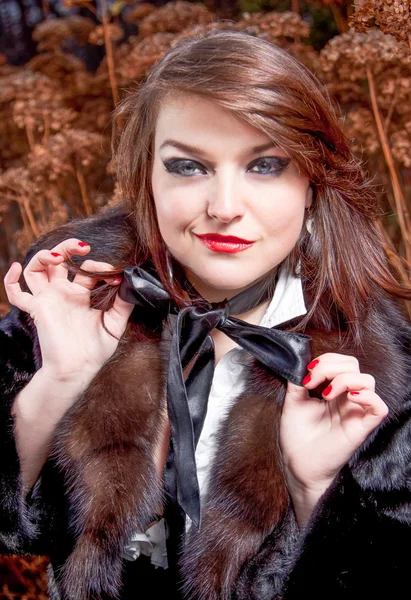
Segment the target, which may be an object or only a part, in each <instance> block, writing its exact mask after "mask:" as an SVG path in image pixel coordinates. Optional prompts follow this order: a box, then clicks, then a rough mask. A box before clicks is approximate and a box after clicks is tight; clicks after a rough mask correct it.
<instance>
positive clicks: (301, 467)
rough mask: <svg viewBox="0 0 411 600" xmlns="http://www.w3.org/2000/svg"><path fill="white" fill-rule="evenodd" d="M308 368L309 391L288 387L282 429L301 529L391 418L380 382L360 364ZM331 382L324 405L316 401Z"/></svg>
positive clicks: (350, 360) (332, 359)
mask: <svg viewBox="0 0 411 600" xmlns="http://www.w3.org/2000/svg"><path fill="white" fill-rule="evenodd" d="M307 368H308V370H309V374H308V375H307V377H305V379H304V381H303V385H304V387H300V386H297V385H294V384H292V383H289V384H288V387H287V393H286V397H285V402H284V407H283V412H282V417H281V424H280V445H281V451H282V456H283V461H284V466H285V472H286V477H287V484H288V487H289V490H290V494H291V497H292V499H293V503H294V508H295V509H296V514H297V519H298V521H299V523H300V524H301V523H304V522H306V521H307V520H308V517H309V514H311V511H312V509H313V508H314V505H315V503H316V501H317V500H318V498H319V497H320V496H321V495H322V493H323V492H324V491H325V490H326V489H327V487H328V486H329V485H330V483H331V481H332V480H333V479H334V477H335V476H336V475H337V473H338V471H339V470H340V469H341V467H342V466H343V465H344V464H345V463H346V462H347V461H348V460H349V459H350V458H351V456H352V455H353V454H354V452H355V451H356V450H357V448H359V446H360V445H361V444H362V443H363V442H364V440H365V439H366V438H367V436H368V435H369V434H370V433H371V432H372V431H373V430H374V429H375V428H376V427H378V425H379V424H380V423H381V421H382V420H383V419H384V417H386V416H387V414H388V407H387V405H386V404H385V403H384V402H383V400H382V399H381V398H380V397H379V396H378V395H377V394H376V393H375V381H374V378H373V377H372V376H371V375H366V374H364V373H361V372H360V368H359V364H358V360H357V359H356V358H354V357H352V356H345V355H342V354H331V353H328V354H322V355H321V356H319V357H317V358H316V359H314V360H313V361H311V362H310V363H309V365H308V366H307ZM326 381H329V382H330V385H329V386H328V387H327V388H326V389H325V390H324V392H323V393H322V399H319V398H311V397H310V396H309V394H308V390H312V389H314V388H316V387H317V386H319V385H321V384H322V383H324V382H326ZM298 513H300V518H298V517H299V514H298Z"/></svg>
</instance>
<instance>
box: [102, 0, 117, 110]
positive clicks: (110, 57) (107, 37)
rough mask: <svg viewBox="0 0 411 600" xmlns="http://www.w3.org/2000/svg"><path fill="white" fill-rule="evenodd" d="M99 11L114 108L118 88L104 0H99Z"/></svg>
mask: <svg viewBox="0 0 411 600" xmlns="http://www.w3.org/2000/svg"><path fill="white" fill-rule="evenodd" d="M101 13H102V15H101V17H102V22H103V29H104V44H105V47H106V55H107V68H108V76H109V79H110V87H111V94H112V96H113V104H114V108H115V107H116V106H117V104H118V88H117V81H116V74H115V71H114V57H113V43H112V41H111V37H110V32H109V28H108V18H107V4H106V0H101Z"/></svg>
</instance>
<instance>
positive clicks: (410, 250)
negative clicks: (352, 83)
mask: <svg viewBox="0 0 411 600" xmlns="http://www.w3.org/2000/svg"><path fill="white" fill-rule="evenodd" d="M366 72H367V79H368V86H369V90H370V97H371V105H372V110H373V113H374V118H375V123H376V125H377V130H378V135H379V138H380V142H381V147H382V151H383V153H384V158H385V161H386V163H387V167H388V170H389V172H390V176H391V183H392V189H393V192H394V199H395V205H396V208H397V218H398V223H399V225H400V229H401V233H402V235H403V239H404V246H405V255H406V258H407V262H408V264H409V265H410V268H411V235H410V232H409V229H408V223H409V214H408V209H407V205H406V203H405V198H404V195H403V193H402V190H401V186H400V182H399V180H398V175H397V172H396V170H395V166H394V161H393V158H392V154H391V150H390V146H389V144H388V140H387V136H386V134H385V131H384V127H383V124H382V121H381V115H380V111H379V109H378V104H377V97H376V94H375V85H374V78H373V76H372V73H371V69H370V67H369V66H368V65H367V66H366Z"/></svg>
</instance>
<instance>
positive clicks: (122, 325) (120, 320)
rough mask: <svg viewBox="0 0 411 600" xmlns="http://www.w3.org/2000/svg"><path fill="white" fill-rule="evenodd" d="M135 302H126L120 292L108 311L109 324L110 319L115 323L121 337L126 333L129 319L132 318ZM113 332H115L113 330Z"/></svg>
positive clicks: (117, 333) (117, 332)
mask: <svg viewBox="0 0 411 600" xmlns="http://www.w3.org/2000/svg"><path fill="white" fill-rule="evenodd" d="M133 309H134V304H130V303H129V302H126V301H125V300H123V299H122V298H120V296H119V295H118V293H117V294H116V297H115V298H114V302H113V306H112V307H111V308H110V310H108V311H107V312H106V317H107V324H108V323H109V321H110V322H111V323H112V324H113V325H114V328H115V330H116V335H118V336H119V337H120V336H121V335H122V334H123V333H124V331H125V329H126V326H127V321H128V319H129V318H130V315H131V313H132V312H133ZM113 333H115V332H114V331H113Z"/></svg>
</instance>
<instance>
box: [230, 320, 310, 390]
mask: <svg viewBox="0 0 411 600" xmlns="http://www.w3.org/2000/svg"><path fill="white" fill-rule="evenodd" d="M218 329H221V331H223V332H224V333H225V334H226V335H228V337H230V338H231V339H232V340H234V341H235V342H236V343H237V344H238V345H239V346H241V347H242V348H244V350H247V352H249V353H250V354H252V355H253V356H254V357H255V358H257V359H258V360H259V361H260V362H261V363H262V364H263V365H265V366H266V367H268V368H269V369H271V370H272V371H273V372H274V373H276V374H277V375H279V376H280V377H283V378H284V379H286V380H288V381H291V382H292V383H295V384H296V385H301V384H302V380H303V378H304V376H305V375H306V374H307V364H308V363H309V361H310V360H311V338H310V337H309V336H308V335H304V334H302V333H294V332H291V331H283V330H281V329H274V328H273V329H267V328H265V327H259V326H258V325H250V324H249V323H245V322H244V321H242V320H241V319H237V318H235V317H229V318H228V319H226V321H225V323H224V324H223V325H221V326H219V327H218Z"/></svg>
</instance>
